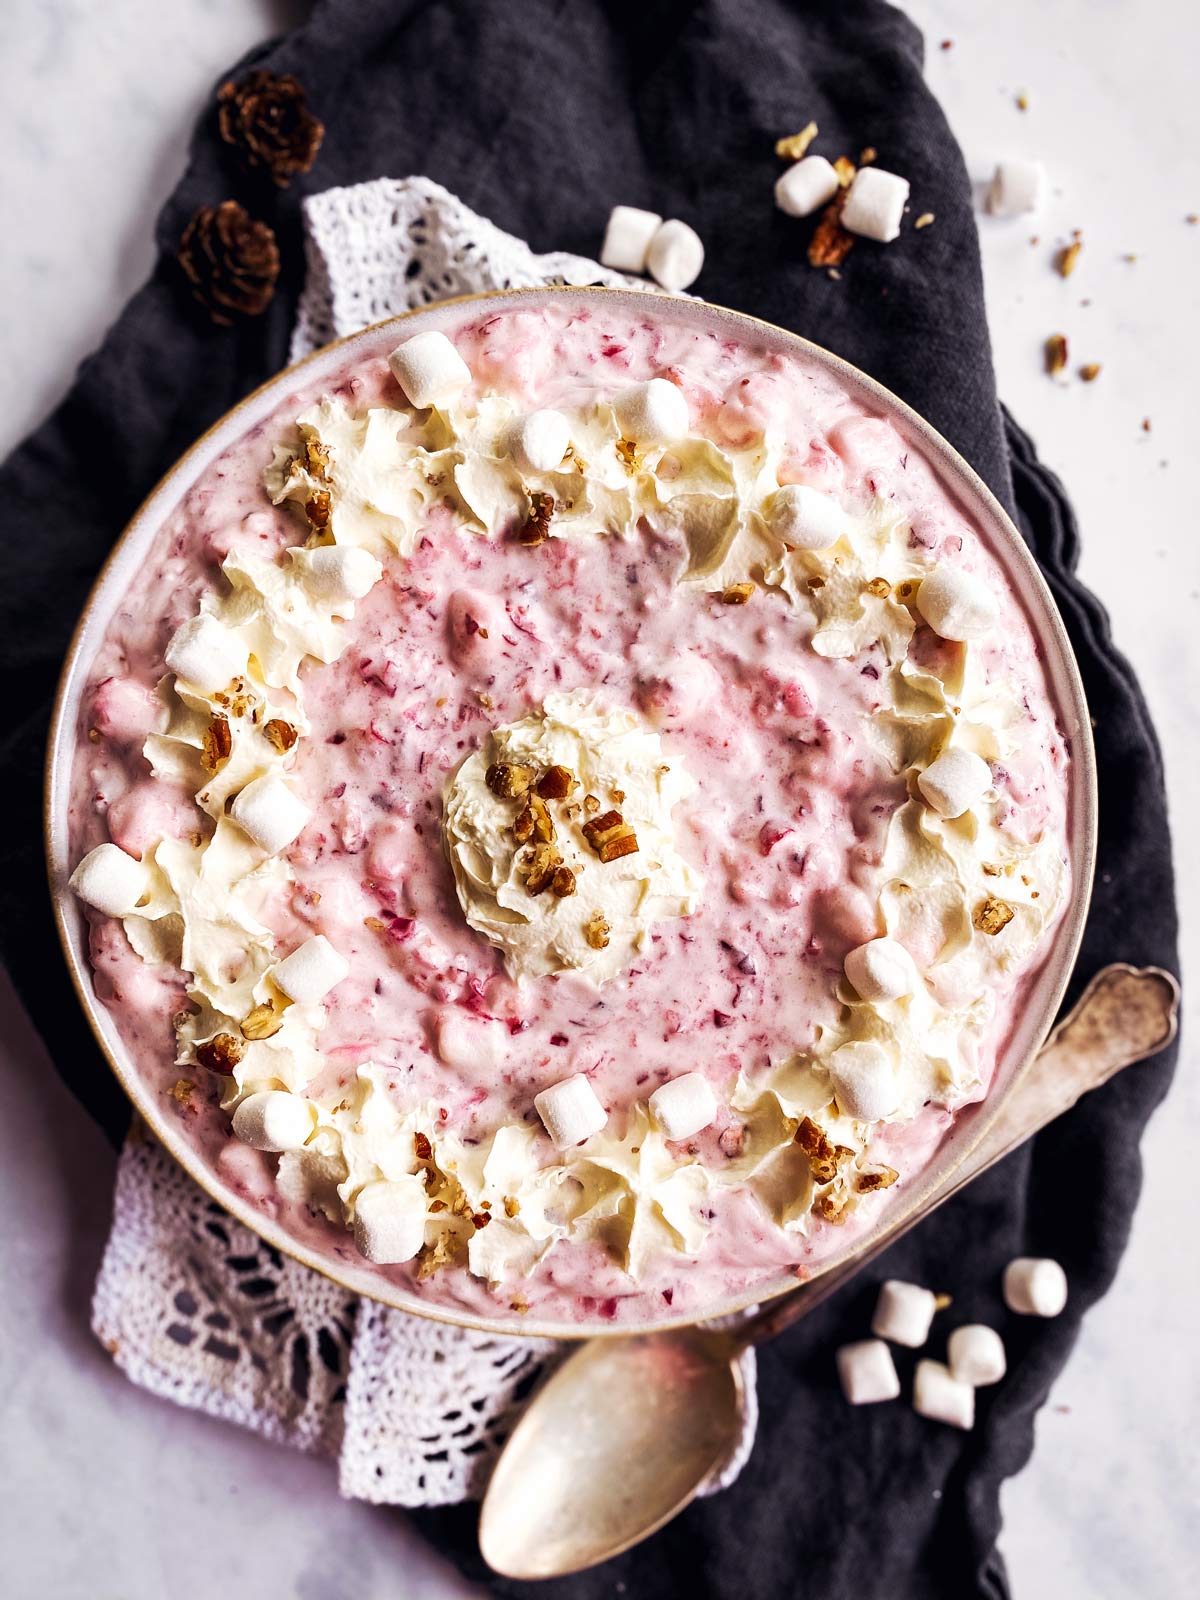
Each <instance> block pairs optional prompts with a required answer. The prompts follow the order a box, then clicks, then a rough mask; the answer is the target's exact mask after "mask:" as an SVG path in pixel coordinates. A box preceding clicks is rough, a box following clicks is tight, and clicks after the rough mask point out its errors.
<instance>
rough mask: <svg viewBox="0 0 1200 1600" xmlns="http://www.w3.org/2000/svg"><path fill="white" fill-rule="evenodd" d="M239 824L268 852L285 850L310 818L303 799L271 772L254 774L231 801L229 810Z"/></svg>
mask: <svg viewBox="0 0 1200 1600" xmlns="http://www.w3.org/2000/svg"><path fill="white" fill-rule="evenodd" d="M230 815H231V816H232V817H233V820H234V821H235V822H236V823H237V825H238V827H239V828H241V829H242V830H243V831H244V832H246V833H248V834H249V835H250V837H251V838H252V839H253V840H254V842H255V844H256V845H260V846H261V847H262V849H264V850H265V851H266V852H267V854H268V855H272V856H273V855H275V854H277V852H278V851H280V850H286V848H287V847H288V845H289V844H291V842H292V840H293V839H295V838H297V837H298V836H299V834H300V832H301V830H302V828H303V827H304V824H305V823H306V822H307V821H308V818H309V809H308V807H307V806H306V805H305V804H304V801H303V800H301V799H299V798H298V796H296V795H295V794H293V793H292V791H291V789H289V788H288V786H287V784H286V783H284V781H283V779H282V778H279V777H276V775H275V774H274V773H268V774H267V775H266V777H263V778H255V779H254V780H253V782H251V783H248V784H247V785H246V787H245V788H244V789H243V790H242V791H241V792H240V793H239V795H238V797H237V799H236V800H235V801H234V802H233V809H232V811H231V812H230Z"/></svg>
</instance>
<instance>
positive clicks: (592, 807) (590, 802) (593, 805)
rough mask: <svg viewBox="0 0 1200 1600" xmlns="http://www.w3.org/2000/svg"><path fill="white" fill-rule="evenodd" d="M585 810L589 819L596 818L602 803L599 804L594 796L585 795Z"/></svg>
mask: <svg viewBox="0 0 1200 1600" xmlns="http://www.w3.org/2000/svg"><path fill="white" fill-rule="evenodd" d="M583 809H584V810H585V811H586V812H587V814H588V816H589V817H594V816H595V815H596V813H597V811H599V809H600V802H599V800H597V798H596V796H595V795H594V794H585V795H584V797H583Z"/></svg>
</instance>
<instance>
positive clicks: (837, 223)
mask: <svg viewBox="0 0 1200 1600" xmlns="http://www.w3.org/2000/svg"><path fill="white" fill-rule="evenodd" d="M841 159H843V160H844V159H845V158H844V157H842V158H841ZM835 166H836V163H835ZM852 176H853V173H851V177H852ZM840 177H841V174H840V173H839V179H840ZM846 182H849V179H847V180H846ZM845 203H846V191H845V189H844V188H842V189H839V190H838V192H837V194H835V195H834V197H833V199H832V200H831V201H830V202H829V204H828V205H827V206H826V207H825V210H824V211H822V213H821V220H820V221H819V222H818V223H817V227H816V231H815V232H814V234H813V236H812V238H811V240H810V241H809V245H808V264H809V266H810V267H840V266H841V264H842V262H843V261H845V259H846V257H847V256H848V255H849V254H850V252H851V250H853V249H854V235H853V234H852V233H847V231H846V229H845V228H843V227H842V207H843V206H844V205H845Z"/></svg>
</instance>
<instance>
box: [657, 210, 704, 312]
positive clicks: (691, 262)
mask: <svg viewBox="0 0 1200 1600" xmlns="http://www.w3.org/2000/svg"><path fill="white" fill-rule="evenodd" d="M703 269H704V243H703V240H702V239H701V238H700V235H699V234H698V233H697V232H696V230H695V228H689V227H688V225H687V223H686V222H680V221H679V219H678V218H677V217H672V218H671V220H670V221H669V222H664V223H663V225H662V227H661V228H659V229H658V231H657V232H656V233H655V235H654V237H653V239H651V241H650V248H649V249H648V250H647V251H646V270H647V272H649V274H650V276H651V277H652V278H654V279H655V280H656V282H658V283H661V284H662V286H663V288H664V289H669V290H670V291H671V293H672V294H678V293H679V292H680V290H682V289H690V288H691V286H692V284H694V283H695V281H696V279H697V278H698V277H699V276H700V274H701V272H702V271H703Z"/></svg>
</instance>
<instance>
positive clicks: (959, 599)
mask: <svg viewBox="0 0 1200 1600" xmlns="http://www.w3.org/2000/svg"><path fill="white" fill-rule="evenodd" d="M917 610H918V611H919V612H920V613H921V615H922V616H923V617H924V618H925V621H926V622H927V623H928V624H929V626H930V627H931V628H932V629H933V631H934V633H936V634H940V635H941V637H942V638H943V639H954V640H958V641H966V640H968V639H981V638H982V637H983V636H984V634H985V633H987V632H988V631H989V630H990V629H992V628H994V627H995V625H996V620H997V617H998V616H999V608H998V607H997V605H996V601H995V597H994V596H993V595H992V593H991V591H990V590H989V589H986V588H984V586H983V584H982V583H980V581H979V579H978V578H973V577H971V575H970V573H967V572H963V571H961V570H960V569H959V568H958V567H938V569H937V571H936V572H931V573H930V574H929V576H928V577H927V578H925V579H924V580H923V582H922V584H921V587H920V588H919V589H918V590H917Z"/></svg>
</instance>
